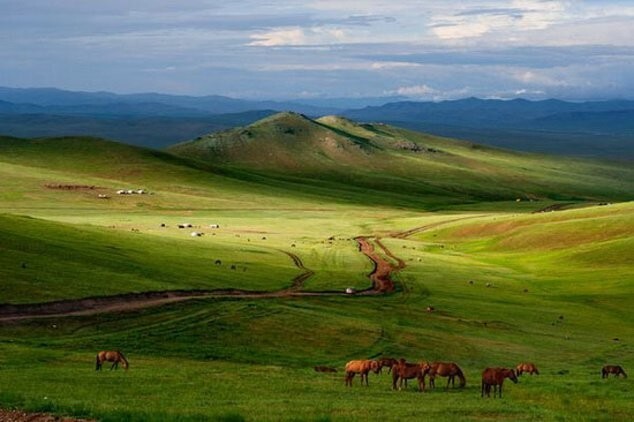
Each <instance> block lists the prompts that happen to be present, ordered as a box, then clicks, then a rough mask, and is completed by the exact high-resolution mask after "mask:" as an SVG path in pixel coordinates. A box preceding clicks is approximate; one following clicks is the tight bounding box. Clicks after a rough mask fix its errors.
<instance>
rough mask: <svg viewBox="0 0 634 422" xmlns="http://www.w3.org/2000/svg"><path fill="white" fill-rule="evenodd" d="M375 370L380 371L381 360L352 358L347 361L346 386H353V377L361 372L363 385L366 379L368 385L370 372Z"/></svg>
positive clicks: (376, 372)
mask: <svg viewBox="0 0 634 422" xmlns="http://www.w3.org/2000/svg"><path fill="white" fill-rule="evenodd" d="M370 371H374V373H375V374H378V373H379V362H377V361H375V360H351V361H350V362H348V363H346V369H345V372H346V377H345V381H346V386H350V387H352V379H353V378H354V376H355V375H356V374H361V385H363V380H364V379H365V385H368V373H369V372H370Z"/></svg>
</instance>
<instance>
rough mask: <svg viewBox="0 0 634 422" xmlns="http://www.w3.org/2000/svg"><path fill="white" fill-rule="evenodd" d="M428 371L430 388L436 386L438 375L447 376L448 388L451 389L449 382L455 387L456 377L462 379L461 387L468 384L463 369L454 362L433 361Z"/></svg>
mask: <svg viewBox="0 0 634 422" xmlns="http://www.w3.org/2000/svg"><path fill="white" fill-rule="evenodd" d="M426 373H427V374H429V387H430V388H436V377H447V387H446V388H447V389H449V384H451V386H452V387H455V382H456V377H458V378H459V379H460V388H464V386H465V385H466V384H467V380H466V378H465V376H464V374H463V372H462V369H460V367H459V366H458V365H457V364H455V363H454V362H432V363H431V364H429V369H428V370H427V371H426Z"/></svg>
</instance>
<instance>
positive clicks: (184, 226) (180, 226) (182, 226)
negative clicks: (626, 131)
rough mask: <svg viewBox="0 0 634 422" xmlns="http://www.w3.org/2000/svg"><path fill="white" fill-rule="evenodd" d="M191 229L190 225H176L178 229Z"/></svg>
mask: <svg viewBox="0 0 634 422" xmlns="http://www.w3.org/2000/svg"><path fill="white" fill-rule="evenodd" d="M191 227H193V226H192V225H191V224H190V223H181V224H179V225H178V228H179V229H188V228H191Z"/></svg>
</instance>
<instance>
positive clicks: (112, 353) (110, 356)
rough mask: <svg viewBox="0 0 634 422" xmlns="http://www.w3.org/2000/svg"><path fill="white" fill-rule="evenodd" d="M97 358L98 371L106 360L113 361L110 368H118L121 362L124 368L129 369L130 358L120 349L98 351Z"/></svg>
mask: <svg viewBox="0 0 634 422" xmlns="http://www.w3.org/2000/svg"><path fill="white" fill-rule="evenodd" d="M96 360H97V367H96V370H97V371H100V370H101V367H102V366H103V363H104V362H113V364H112V366H111V367H110V370H113V369H118V368H119V363H121V364H123V368H124V369H125V370H127V369H128V366H129V365H128V360H127V359H126V358H125V356H124V355H123V353H121V352H120V351H119V350H104V351H101V352H99V353H97V358H96Z"/></svg>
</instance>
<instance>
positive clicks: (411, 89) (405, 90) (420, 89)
mask: <svg viewBox="0 0 634 422" xmlns="http://www.w3.org/2000/svg"><path fill="white" fill-rule="evenodd" d="M394 93H396V94H399V95H404V96H406V97H427V96H430V95H434V94H437V93H438V91H437V90H435V89H434V88H432V87H430V86H428V85H425V84H422V85H412V86H402V87H399V88H397V89H396V90H394Z"/></svg>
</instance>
